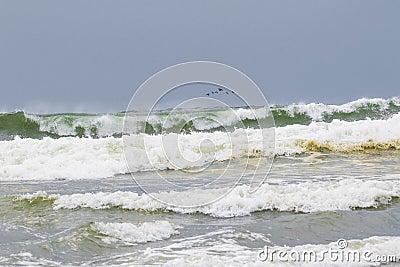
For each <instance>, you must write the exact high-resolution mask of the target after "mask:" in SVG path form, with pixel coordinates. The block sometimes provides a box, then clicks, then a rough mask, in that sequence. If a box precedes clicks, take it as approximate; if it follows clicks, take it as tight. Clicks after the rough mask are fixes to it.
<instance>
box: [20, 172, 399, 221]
mask: <svg viewBox="0 0 400 267" xmlns="http://www.w3.org/2000/svg"><path fill="white" fill-rule="evenodd" d="M224 192H226V189H224V188H222V189H192V190H187V191H184V192H163V193H159V194H162V195H163V199H168V198H169V199H171V200H172V199H174V200H175V201H176V200H179V199H181V200H182V205H184V206H190V201H191V200H192V201H197V200H198V199H202V198H205V197H206V198H209V196H210V195H211V196H213V195H215V196H220V195H221V194H223V193H224ZM398 197H400V182H396V181H368V180H367V181H364V180H356V179H350V180H340V181H324V182H306V183H300V184H286V185H269V184H263V185H262V186H261V187H260V188H259V189H258V190H257V191H256V192H250V188H249V187H248V186H245V185H242V186H237V187H236V188H234V189H233V190H232V191H231V192H230V193H229V194H228V195H226V196H225V197H224V198H222V199H220V200H218V201H216V202H214V203H212V204H210V205H207V206H200V207H177V206H169V205H167V204H164V203H162V202H159V201H157V200H155V199H154V198H152V197H150V196H149V195H147V194H142V195H140V194H137V193H133V192H121V191H117V192H113V193H108V192H98V193H85V194H72V195H58V194H47V193H46V192H37V193H33V194H25V195H19V196H16V197H15V201H28V202H29V203H32V204H33V205H35V203H37V202H42V201H48V202H49V203H51V205H52V206H53V208H54V209H55V210H57V209H76V208H90V209H109V208H121V209H126V210H136V211H173V212H176V213H183V214H185V213H203V214H206V215H211V216H214V217H236V216H246V215H250V214H251V213H252V212H256V211H268V210H269V211H273V210H278V211H294V212H317V211H335V210H351V209H355V208H372V207H378V206H380V205H385V204H389V203H390V202H391V200H392V198H398ZM216 198H217V197H216ZM216 198H215V199H216ZM327 200H329V201H327ZM194 203H197V202H194Z"/></svg>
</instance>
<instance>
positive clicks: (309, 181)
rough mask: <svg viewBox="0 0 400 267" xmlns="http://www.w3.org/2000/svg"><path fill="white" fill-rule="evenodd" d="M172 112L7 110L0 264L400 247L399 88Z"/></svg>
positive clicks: (203, 259)
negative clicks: (341, 243) (351, 97)
mask: <svg viewBox="0 0 400 267" xmlns="http://www.w3.org/2000/svg"><path fill="white" fill-rule="evenodd" d="M170 112H171V110H161V111H155V112H154V113H152V114H150V115H149V114H147V113H144V112H139V111H127V112H117V113H108V114H76V113H63V114H33V113H29V112H26V111H15V112H6V113H2V114H0V236H1V238H0V265H1V266H3V265H4V266H9V265H12V264H19V265H46V266H60V265H61V266H76V265H96V266H102V265H104V266H120V265H128V266H131V265H141V266H147V265H163V266H188V265H194V266H210V265H213V266H244V265H247V266H269V265H273V266H293V265H296V263H294V262H272V263H271V262H268V261H265V262H262V261H260V259H259V258H258V256H259V253H260V251H262V249H263V248H265V246H268V247H270V248H271V249H275V250H283V251H293V250H296V251H305V250H313V251H316V252H321V251H324V250H327V249H333V248H337V240H339V239H344V240H346V242H347V245H348V248H347V249H356V250H360V251H369V252H371V253H372V255H374V256H378V255H395V256H398V259H399V260H400V238H399V237H400V180H399V179H400V99H399V98H398V97H393V98H390V99H380V98H376V99H364V98H363V99H358V100H355V101H352V102H349V103H344V104H340V105H333V104H323V103H308V104H307V103H304V104H303V103H300V104H290V105H284V106H279V105H275V106H272V107H271V108H270V109H268V108H266V107H253V109H250V108H248V107H247V108H243V107H235V108H231V109H228V108H210V109H190V110H189V109H188V110H178V111H176V112H174V113H173V116H169V115H170ZM272 116H273V119H272ZM272 122H273V124H272ZM260 123H261V125H264V126H266V127H262V128H260V127H258V126H259V125H260ZM267 174H268V175H267ZM254 181H256V182H254ZM252 182H254V183H252ZM171 184H177V185H178V186H175V187H172V186H171ZM254 186H255V187H254ZM146 192H147V193H148V192H151V194H147V193H146ZM310 264H311V266H312V262H308V263H307V264H306V265H307V266H308V265H310ZM323 264H325V265H327V266H332V265H335V266H371V265H373V266H375V265H381V264H384V262H379V261H375V262H366V261H360V262H353V263H351V264H350V263H348V262H347V263H343V262H332V261H331V260H330V259H326V260H325V261H324V262H323ZM316 266H319V265H318V264H316ZM389 266H390V265H389Z"/></svg>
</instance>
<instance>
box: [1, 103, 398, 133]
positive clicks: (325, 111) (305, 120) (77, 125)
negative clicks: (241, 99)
mask: <svg viewBox="0 0 400 267" xmlns="http://www.w3.org/2000/svg"><path fill="white" fill-rule="evenodd" d="M233 110H234V111H235V112H232V110H229V109H223V108H213V109H201V110H194V109H192V110H182V111H179V112H175V113H174V114H173V115H171V114H170V111H169V110H165V111H157V112H155V113H153V114H151V116H150V117H148V114H147V113H139V112H128V113H127V114H129V119H131V120H133V121H134V123H132V125H135V127H134V128H130V129H127V130H128V132H125V133H123V132H122V129H123V121H124V117H125V115H126V113H124V112H121V113H113V114H78V113H63V114H47V115H40V114H28V113H25V112H22V111H20V112H13V113H5V114H0V140H11V139H13V138H15V137H16V136H19V137H21V138H35V139H41V138H43V137H51V138H59V137H63V136H76V137H92V138H100V137H106V136H114V137H120V136H122V135H123V134H129V133H147V134H161V133H168V132H183V133H191V132H214V131H224V130H225V129H227V130H230V129H235V128H258V127H259V123H258V121H257V120H256V119H254V117H253V118H252V117H249V116H248V115H243V114H248V109H247V108H233ZM254 110H255V111H256V113H257V112H259V111H263V110H264V111H266V109H265V108H263V107H256V108H254ZM271 111H272V115H273V117H274V121H275V125H276V126H277V127H284V126H287V125H293V124H300V125H309V124H310V123H312V122H316V121H323V122H327V123H330V122H332V121H333V120H341V121H358V120H366V119H373V120H378V119H381V120H382V119H388V118H390V117H391V116H393V115H395V114H398V113H400V99H399V98H391V99H388V100H384V99H360V100H357V101H354V102H350V103H347V104H343V105H325V104H314V103H312V104H292V105H287V106H274V107H272V108H271ZM246 112H247V113H246ZM235 113H236V114H238V115H239V116H235ZM267 113H268V112H264V113H262V114H267ZM193 118H195V119H193ZM258 118H261V120H264V119H265V120H266V121H268V119H270V118H267V115H265V116H264V117H263V115H262V116H258ZM216 121H218V122H219V123H217V124H216V123H215V122H216ZM221 123H222V125H221Z"/></svg>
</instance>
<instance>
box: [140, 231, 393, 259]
mask: <svg viewBox="0 0 400 267" xmlns="http://www.w3.org/2000/svg"><path fill="white" fill-rule="evenodd" d="M347 242H348V248H347V249H345V250H344V251H345V252H346V251H351V252H353V251H355V252H359V253H360V255H361V256H360V260H358V259H357V258H356V260H352V259H353V258H352V257H351V256H350V257H349V258H350V260H345V261H341V260H335V258H334V257H332V259H331V258H330V256H329V254H328V253H327V254H325V256H323V253H324V252H325V251H329V250H330V249H332V250H334V251H338V254H337V255H340V253H341V250H340V249H338V246H337V242H332V243H329V244H318V245H311V244H308V245H301V246H295V247H287V246H285V247H281V246H274V247H270V248H269V249H270V251H271V250H275V251H285V252H286V253H287V254H286V255H288V254H290V253H291V255H295V256H292V257H293V258H295V257H296V253H293V252H299V253H300V255H302V254H301V253H304V252H310V251H312V252H315V253H316V254H317V255H318V259H319V260H321V259H322V257H323V260H321V261H320V262H318V261H317V262H315V260H314V258H312V260H311V261H310V260H308V261H304V260H302V261H301V260H300V261H298V260H297V259H296V260H292V258H289V256H286V257H285V256H281V257H282V258H284V259H288V261H287V262H284V261H279V260H278V259H277V257H278V256H277V255H278V253H276V254H275V257H274V259H275V260H274V261H273V262H271V261H270V260H268V259H267V260H266V261H260V260H259V259H258V258H257V257H258V255H259V253H260V252H261V251H262V250H261V249H260V250H256V249H248V248H246V247H243V246H240V245H238V244H221V245H220V244H218V245H213V246H207V247H201V248H196V250H194V249H193V248H187V249H185V250H183V251H179V252H175V253H174V254H172V253H170V252H169V249H168V248H166V249H159V250H157V249H148V250H146V251H144V253H143V254H142V255H140V256H139V259H140V260H141V261H144V260H145V261H147V262H151V259H153V258H156V257H157V258H162V259H168V260H166V261H165V263H164V265H165V266H188V265H190V266H321V265H323V266H378V265H381V264H380V262H373V261H374V260H376V259H377V257H379V256H396V257H397V260H399V251H400V237H397V236H373V237H370V238H366V239H353V240H348V241H347ZM221 250H225V251H224V253H218V254H216V253H215V251H221ZM365 252H368V255H369V258H365V257H363V256H362V255H363V253H365ZM281 255H284V253H282V254H281ZM351 255H353V254H351ZM346 257H347V256H344V257H343V258H345V259H346ZM338 259H341V258H340V257H339V256H338ZM370 260H372V261H370Z"/></svg>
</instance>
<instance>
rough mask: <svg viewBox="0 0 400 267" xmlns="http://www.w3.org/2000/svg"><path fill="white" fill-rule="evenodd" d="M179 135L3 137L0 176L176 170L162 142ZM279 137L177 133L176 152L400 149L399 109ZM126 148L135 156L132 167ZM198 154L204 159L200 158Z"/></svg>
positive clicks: (192, 160) (247, 132)
mask: <svg viewBox="0 0 400 267" xmlns="http://www.w3.org/2000/svg"><path fill="white" fill-rule="evenodd" d="M177 135H178V134H174V133H170V134H166V135H147V134H133V135H130V136H127V137H126V138H124V142H122V138H116V137H106V138H98V139H93V138H78V137H63V138H58V139H53V138H50V137H45V138H43V139H42V140H40V139H29V138H26V139H23V138H19V137H16V138H14V139H13V140H11V141H0V180H3V181H4V180H6V181H7V180H23V179H25V180H37V179H40V180H46V179H90V178H104V177H111V176H114V175H116V174H121V173H128V172H139V171H150V170H166V169H172V170H175V169H177V167H176V166H175V165H173V164H171V163H170V161H169V160H168V157H167V155H165V153H164V151H163V147H162V144H163V141H165V140H168V138H171V139H174V138H176V137H177ZM275 136H276V138H275V147H273V145H274V144H270V146H269V147H268V146H265V144H264V143H263V142H264V140H263V139H261V134H260V130H256V129H236V130H235V131H234V132H232V133H230V134H229V135H227V134H226V133H223V132H219V131H217V132H212V133H209V132H196V133H191V134H179V135H178V137H179V138H178V139H179V146H180V147H179V151H178V150H177V151H176V153H183V155H182V156H183V157H184V158H186V159H188V160H187V161H185V164H186V165H184V166H181V167H182V168H192V167H199V166H202V165H206V164H209V163H210V161H225V160H230V159H235V158H242V157H259V156H266V157H269V156H274V155H296V154H301V153H305V152H308V151H332V152H341V153H354V152H363V151H369V150H399V149H400V114H396V115H394V116H392V117H391V118H389V119H385V120H361V121H354V122H346V121H339V120H335V121H332V122H331V123H326V122H312V123H311V124H310V125H288V126H285V127H278V128H276V130H275ZM204 140H209V141H212V143H213V144H214V146H211V147H204V146H202V144H204V143H203V141H204ZM144 142H145V144H146V147H145V146H144ZM124 149H125V150H126V151H127V152H129V153H132V155H134V156H135V161H134V162H130V165H129V167H130V169H129V170H128V169H127V167H126V164H125V160H124V154H123V152H124ZM176 149H178V148H176ZM146 151H147V152H149V153H147V152H146ZM170 152H171V153H172V152H173V151H170ZM197 158H201V159H202V160H200V161H196V159H197Z"/></svg>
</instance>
